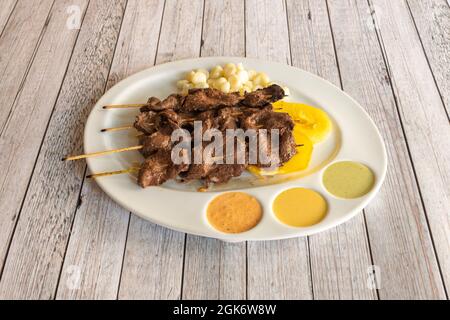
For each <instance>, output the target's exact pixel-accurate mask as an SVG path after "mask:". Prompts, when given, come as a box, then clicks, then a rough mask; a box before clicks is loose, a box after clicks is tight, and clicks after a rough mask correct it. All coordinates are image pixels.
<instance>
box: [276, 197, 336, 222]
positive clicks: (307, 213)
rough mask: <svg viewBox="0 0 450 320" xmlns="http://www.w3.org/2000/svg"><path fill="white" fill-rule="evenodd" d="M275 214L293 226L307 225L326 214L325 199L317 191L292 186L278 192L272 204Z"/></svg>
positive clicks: (317, 220) (320, 219) (318, 220)
mask: <svg viewBox="0 0 450 320" xmlns="http://www.w3.org/2000/svg"><path fill="white" fill-rule="evenodd" d="M272 209H273V212H274V213H275V216H276V217H277V218H278V219H279V220H280V221H281V222H283V223H285V224H287V225H289V226H293V227H309V226H312V225H314V224H317V223H319V222H320V221H322V219H323V218H324V217H325V215H326V214H327V210H328V205H327V202H326V200H325V199H324V198H323V197H322V196H321V195H320V194H319V193H317V192H315V191H313V190H310V189H305V188H292V189H288V190H285V191H283V192H282V193H280V194H279V195H278V196H277V197H276V199H275V201H274V202H273V205H272Z"/></svg>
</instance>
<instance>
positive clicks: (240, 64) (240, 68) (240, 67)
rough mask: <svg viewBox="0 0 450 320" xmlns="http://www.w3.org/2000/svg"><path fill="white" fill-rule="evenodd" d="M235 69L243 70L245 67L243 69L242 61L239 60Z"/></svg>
mask: <svg viewBox="0 0 450 320" xmlns="http://www.w3.org/2000/svg"><path fill="white" fill-rule="evenodd" d="M236 69H237V70H238V71H241V70H245V69H244V65H243V64H242V62H239V63H238V64H237V65H236Z"/></svg>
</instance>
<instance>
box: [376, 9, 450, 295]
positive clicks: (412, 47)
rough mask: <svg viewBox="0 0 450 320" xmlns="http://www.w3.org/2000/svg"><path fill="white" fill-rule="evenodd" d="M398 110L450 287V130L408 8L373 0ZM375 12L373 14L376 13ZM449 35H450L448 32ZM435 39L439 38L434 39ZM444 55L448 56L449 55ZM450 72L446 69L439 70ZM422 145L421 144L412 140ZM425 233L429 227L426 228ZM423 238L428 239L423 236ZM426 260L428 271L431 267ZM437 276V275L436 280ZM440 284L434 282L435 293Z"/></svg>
mask: <svg viewBox="0 0 450 320" xmlns="http://www.w3.org/2000/svg"><path fill="white" fill-rule="evenodd" d="M373 2H374V5H375V6H377V7H379V8H380V9H381V10H383V12H384V13H383V14H382V15H381V17H379V18H378V20H379V26H380V27H379V32H380V36H381V39H382V41H381V43H382V46H383V48H384V53H385V59H386V62H387V65H388V69H389V71H390V74H391V83H392V87H393V90H394V94H395V96H396V98H397V99H396V102H397V108H398V110H399V113H400V117H401V120H402V124H403V130H404V132H405V134H406V139H407V141H408V147H409V152H410V154H411V160H412V163H413V165H412V166H413V168H414V170H415V175H416V179H417V182H418V186H419V190H420V196H421V198H422V201H423V203H424V214H425V218H426V219H427V223H428V224H429V227H430V231H431V236H432V239H433V240H434V241H433V245H434V249H435V251H436V253H437V255H438V259H437V260H438V263H439V264H440V268H441V270H440V271H441V272H442V275H443V277H444V280H445V281H446V284H447V286H448V285H450V250H449V248H450V188H449V186H450V161H449V159H450V138H449V137H450V126H449V122H448V118H446V113H445V106H444V105H443V104H442V100H441V96H440V94H439V91H438V90H437V88H436V85H435V83H434V81H433V74H432V72H431V70H430V68H429V65H428V63H427V59H426V57H425V54H424V52H423V51H422V50H421V49H422V46H421V43H420V40H419V37H418V36H417V35H415V36H410V37H404V35H405V34H412V35H414V31H415V27H414V22H413V20H412V19H411V17H410V15H409V12H408V8H407V5H406V4H405V3H404V2H401V1H386V0H383V1H379V0H374V1H373ZM375 14H376V12H375ZM447 32H450V31H449V30H447ZM437 36H438V35H437ZM447 54H448V52H447ZM442 69H443V70H447V73H448V72H449V67H448V65H447V68H446V67H444V68H442ZM417 141H420V144H417V143H416V142H417ZM424 229H427V228H424ZM423 237H424V240H423V241H425V239H426V237H427V235H426V234H424V235H423ZM433 260H434V259H431V261H430V268H431V266H432V265H433ZM438 278H439V276H436V279H438ZM440 287H441V286H440V285H438V284H436V292H438V288H440Z"/></svg>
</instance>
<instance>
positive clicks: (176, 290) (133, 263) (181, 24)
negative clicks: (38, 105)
mask: <svg viewBox="0 0 450 320" xmlns="http://www.w3.org/2000/svg"><path fill="white" fill-rule="evenodd" d="M202 17H203V1H201V0H196V1H182V0H179V1H166V4H165V8H164V16H163V18H162V19H163V20H162V25H161V32H160V38H159V45H158V51H157V52H158V53H157V57H156V62H157V63H163V62H168V61H170V60H178V59H182V58H192V57H198V55H199V52H200V43H201V30H202ZM184 243H185V235H184V234H182V233H178V232H175V231H171V230H168V229H164V228H161V227H157V226H155V225H153V224H151V223H150V222H148V221H144V220H142V219H140V218H137V217H135V216H132V217H131V222H130V227H129V237H128V241H127V247H126V253H125V260H124V266H123V272H122V282H121V286H120V291H119V299H138V298H139V299H179V298H180V297H181V283H182V273H183V252H184Z"/></svg>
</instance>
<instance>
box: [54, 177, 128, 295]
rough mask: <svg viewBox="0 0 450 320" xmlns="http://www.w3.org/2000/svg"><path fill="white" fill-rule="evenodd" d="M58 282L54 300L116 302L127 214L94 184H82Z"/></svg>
mask: <svg viewBox="0 0 450 320" xmlns="http://www.w3.org/2000/svg"><path fill="white" fill-rule="evenodd" d="M80 199H81V200H80V203H79V205H78V207H77V212H76V216H75V220H74V222H73V228H72V232H71V234H70V242H69V245H68V248H67V253H66V255H65V259H64V266H63V269H62V272H61V277H60V280H59V283H58V291H57V295H56V298H57V299H72V300H73V299H108V300H110V299H116V297H117V291H118V289H119V280H120V273H121V271H122V259H123V253H124V248H125V241H126V237H127V228H128V220H129V213H128V212H126V211H124V210H123V209H122V208H121V207H120V206H119V205H118V204H116V203H114V202H113V201H112V200H111V199H110V198H108V197H107V196H106V195H105V194H104V193H103V191H102V190H100V188H99V187H98V186H97V185H96V184H95V182H90V183H85V184H84V187H83V191H82V193H81V198H80Z"/></svg>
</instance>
